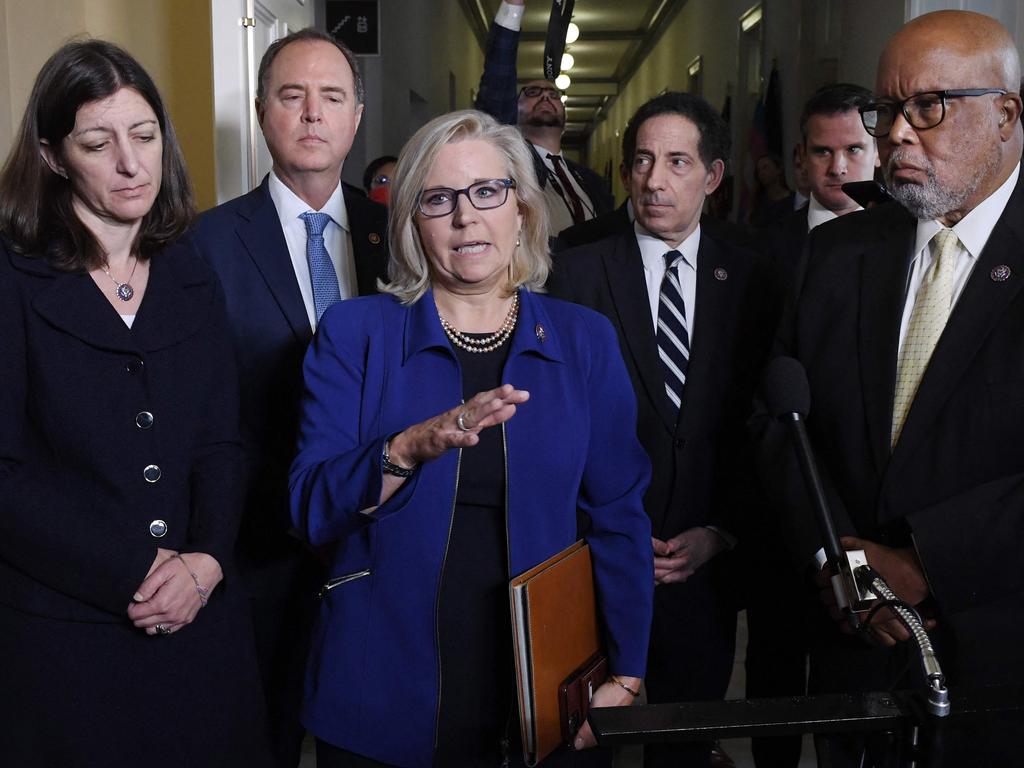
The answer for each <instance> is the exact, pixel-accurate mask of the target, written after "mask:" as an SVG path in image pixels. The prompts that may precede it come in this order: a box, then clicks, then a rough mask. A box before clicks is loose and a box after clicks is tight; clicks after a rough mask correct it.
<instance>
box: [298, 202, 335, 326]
mask: <svg viewBox="0 0 1024 768" xmlns="http://www.w3.org/2000/svg"><path fill="white" fill-rule="evenodd" d="M301 218H302V220H303V221H304V222H306V258H307V259H308V260H309V279H310V281H311V282H312V283H313V306H314V308H315V309H316V321H317V323H319V322H320V318H321V317H323V314H324V312H326V311H327V308H328V307H329V306H331V305H332V304H334V303H335V302H338V301H341V289H340V288H339V287H338V273H337V272H335V271H334V264H333V263H331V255H330V254H329V253H327V248H326V247H325V246H324V230H325V229H326V228H327V224H328V222H330V220H331V217H330V216H329V215H328V214H326V213H312V212H307V213H304V214H302V217H301Z"/></svg>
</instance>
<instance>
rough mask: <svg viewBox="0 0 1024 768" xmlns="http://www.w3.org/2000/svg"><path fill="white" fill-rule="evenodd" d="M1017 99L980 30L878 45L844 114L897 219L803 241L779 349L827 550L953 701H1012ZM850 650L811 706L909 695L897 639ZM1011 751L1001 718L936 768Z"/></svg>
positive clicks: (996, 40) (943, 28) (789, 481)
mask: <svg viewBox="0 0 1024 768" xmlns="http://www.w3.org/2000/svg"><path fill="white" fill-rule="evenodd" d="M1019 85H1020V62H1019V57H1018V53H1017V49H1016V46H1015V45H1014V42H1013V39H1012V38H1011V37H1010V35H1009V33H1008V32H1007V31H1006V30H1005V29H1004V28H1003V27H1002V26H1001V25H1000V24H999V23H998V22H996V21H995V20H993V19H992V18H990V17H988V16H983V15H981V14H975V13H968V12H960V11H942V12H937V13H931V14H927V15H924V16H920V17H918V18H916V19H914V20H913V21H911V22H909V23H908V24H906V25H905V26H904V27H903V28H902V29H900V30H899V31H898V32H897V33H896V34H895V35H894V36H893V37H892V39H891V40H890V41H889V42H888V44H887V45H886V47H885V49H884V51H883V53H882V56H881V59H880V61H879V67H878V75H877V83H876V89H875V92H876V101H875V102H874V103H873V104H871V105H868V106H867V107H864V108H862V115H863V119H864V124H865V127H866V128H867V129H868V131H869V132H870V133H872V134H873V135H874V136H875V137H876V138H877V141H878V150H879V155H880V158H881V163H882V168H883V172H884V175H885V178H886V184H887V187H888V188H889V191H890V192H891V194H892V195H893V196H894V197H895V199H896V200H897V201H898V202H899V203H900V204H901V205H896V204H889V205H882V206H879V207H877V208H874V209H872V210H870V211H866V212H864V213H858V214H854V215H851V216H844V217H842V218H841V219H839V220H838V221H837V222H835V223H832V224H829V225H826V226H823V227H820V228H818V229H815V230H814V231H813V232H812V233H811V234H810V236H809V239H808V244H807V257H806V269H805V273H804V276H803V279H802V289H801V293H800V295H799V299H798V302H797V303H796V305H795V308H794V310H793V312H792V313H790V314H789V317H788V318H787V322H786V323H784V327H783V332H782V334H781V337H780V340H781V342H782V347H783V349H784V351H786V352H787V353H788V354H790V355H793V356H795V357H796V358H797V359H799V360H800V361H801V362H802V363H803V365H804V367H805V368H806V369H807V373H808V378H809V381H810V389H811V396H812V399H813V404H812V407H811V412H810V415H809V417H808V419H807V428H808V431H809V433H810V437H811V440H812V442H813V444H814V446H815V448H816V450H817V454H818V460H819V462H820V464H821V469H822V474H823V476H824V480H825V486H826V491H827V492H828V494H829V496H830V501H831V506H832V510H833V514H834V515H835V517H836V524H837V528H838V529H839V532H840V534H842V535H844V536H846V537H850V538H844V539H843V544H844V546H846V547H848V548H851V549H863V550H864V551H865V552H866V555H867V560H868V563H869V564H871V565H872V566H873V567H874V568H875V570H877V571H878V572H879V573H880V574H881V575H882V576H883V577H885V578H886V580H887V581H888V582H889V584H890V586H891V587H892V589H893V590H894V591H895V592H896V594H897V595H898V596H899V597H900V598H901V599H902V600H904V601H905V602H907V603H909V604H911V605H914V606H917V607H918V610H919V611H920V612H921V613H922V614H923V615H924V616H925V617H930V618H931V619H933V620H934V622H935V629H934V632H933V633H932V636H933V640H934V642H935V644H936V647H937V652H938V655H939V659H940V661H941V663H942V666H943V670H944V672H945V673H946V675H947V677H948V680H949V683H950V688H951V694H952V696H953V697H955V696H956V695H957V690H958V687H961V688H960V690H962V686H983V685H992V684H1004V683H1008V684H1014V683H1015V684H1021V683H1024V671H1022V670H1024V667H1022V665H1021V664H1020V663H1019V659H1018V658H1017V657H1018V655H1019V652H1020V648H1022V647H1024V569H1021V568H1020V567H1019V563H1020V560H1021V557H1022V555H1024V552H1022V546H1024V438H1022V435H1024V399H1022V397H1021V392H1022V389H1024V384H1022V382H1024V353H1022V350H1024V292H1022V288H1024V226H1022V222H1024V187H1022V184H1021V182H1020V158H1021V151H1022V146H1024V139H1022V134H1021V121H1020V115H1021V98H1020V95H1019V94H1018V93H1017V89H1018V88H1019ZM783 429H784V428H783V427H782V426H781V425H778V424H776V425H773V426H771V427H769V429H768V431H767V432H766V434H765V438H764V446H763V447H764V452H763V454H764V456H765V458H766V460H767V464H766V468H767V469H768V470H769V471H768V472H766V473H765V477H766V478H768V479H769V480H771V481H772V487H773V488H774V489H775V491H776V493H777V494H778V499H779V503H780V504H782V505H784V507H785V508H786V509H789V510H792V511H793V513H794V520H793V524H792V533H793V536H794V539H795V544H796V545H797V547H798V549H799V552H800V553H801V556H802V558H803V560H804V562H807V563H810V562H813V560H812V557H813V555H814V552H815V551H816V550H817V549H818V548H819V546H820V538H819V536H818V535H817V533H816V528H815V526H814V525H813V522H812V518H811V515H810V512H809V509H808V503H807V500H806V495H805V494H804V493H803V491H802V490H801V489H800V486H801V484H802V482H803V481H802V479H801V478H800V475H799V472H798V471H796V468H795V466H793V464H792V459H791V458H790V453H791V452H790V451H789V449H788V442H787V437H786V436H785V435H784V434H780V433H781V431H782V430H783ZM773 464H774V466H772V465H773ZM854 537H856V538H854ZM827 575H828V573H827V569H826V571H824V572H823V573H822V574H821V579H820V581H819V583H820V584H822V585H824V584H825V577H826V576H827ZM869 630H870V632H872V633H873V635H874V637H875V639H876V641H877V642H878V643H880V644H881V645H882V646H883V647H882V648H881V649H873V648H869V647H868V646H867V645H866V644H863V643H861V644H860V645H859V646H856V647H852V646H851V644H849V643H847V644H843V643H841V642H840V640H841V639H842V636H841V635H840V634H839V633H838V632H836V634H835V640H836V642H835V643H834V648H833V650H834V655H833V658H832V660H831V661H832V663H831V665H830V666H829V667H828V669H827V671H828V677H827V678H825V677H824V676H822V678H821V679H819V680H817V681H815V680H814V679H812V681H811V682H812V684H813V685H815V688H816V690H818V691H856V690H865V689H874V690H883V689H885V688H886V687H888V686H890V685H900V684H906V683H907V681H905V680H902V679H901V678H900V672H901V670H903V669H904V665H905V663H906V662H907V655H908V653H909V654H910V655H911V657H913V656H914V655H915V654H914V652H913V649H911V648H908V644H907V643H906V642H905V641H906V639H907V637H908V635H907V632H906V631H905V630H904V629H903V628H902V626H900V625H899V624H897V623H896V622H894V621H893V619H892V615H891V614H889V613H888V612H887V611H883V612H881V613H879V614H878V615H877V616H876V617H875V620H874V621H873V622H872V623H871V625H870V627H869ZM847 639H849V640H851V641H856V642H858V643H859V642H860V641H859V639H858V638H847ZM910 662H911V669H912V671H913V672H916V671H917V670H918V667H919V665H918V663H917V661H916V659H915V658H911V659H910ZM823 669H824V668H823ZM1021 733H1022V724H1021V720H1020V717H1019V715H1018V716H1017V717H1016V718H1015V719H1014V718H1008V719H1004V718H1000V717H995V716H993V717H992V718H990V720H989V722H987V723H985V724H983V725H982V726H979V728H978V730H975V731H971V732H968V733H966V735H965V733H964V732H963V731H956V730H951V731H948V732H947V733H946V737H945V738H946V748H945V750H944V752H943V753H942V754H941V755H940V758H941V759H942V761H943V762H942V764H943V765H950V766H964V765H1011V764H1016V763H1019V761H1020V752H1019V749H1020V744H1019V741H1020V734H1021ZM851 746H855V745H852V744H850V743H849V742H848V741H847V742H846V743H844V740H838V739H833V740H831V743H830V745H829V747H830V749H832V753H831V754H830V755H829V759H831V760H832V764H835V765H856V764H858V762H859V758H860V753H859V749H855V750H850V749H849V747H851ZM930 764H932V765H934V764H936V763H934V762H933V763H930Z"/></svg>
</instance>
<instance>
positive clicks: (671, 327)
mask: <svg viewBox="0 0 1024 768" xmlns="http://www.w3.org/2000/svg"><path fill="white" fill-rule="evenodd" d="M682 261H683V255H682V254H681V253H680V252H679V251H669V252H668V253H666V254H665V277H664V278H662V281H661V293H660V294H659V295H658V332H657V339H658V357H659V358H660V359H661V368H662V371H663V372H664V374H665V394H667V395H668V399H669V400H671V401H672V404H673V405H674V406H675V407H676V409H677V410H678V408H679V404H680V403H681V402H682V399H683V387H684V386H685V385H686V367H687V365H688V364H689V362H690V334H689V331H688V330H687V323H686V304H685V303H684V302H683V287H682V285H681V284H680V282H679V265H680V264H681V263H682Z"/></svg>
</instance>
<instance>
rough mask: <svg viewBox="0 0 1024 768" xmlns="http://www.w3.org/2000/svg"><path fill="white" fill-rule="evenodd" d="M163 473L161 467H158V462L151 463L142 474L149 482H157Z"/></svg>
mask: <svg viewBox="0 0 1024 768" xmlns="http://www.w3.org/2000/svg"><path fill="white" fill-rule="evenodd" d="M161 474H162V473H161V472H160V467H158V466H157V465H156V464H150V465H148V466H147V467H146V468H145V469H144V470H142V476H143V477H144V478H146V482H147V483H155V482H156V481H157V480H159V479H160V475H161Z"/></svg>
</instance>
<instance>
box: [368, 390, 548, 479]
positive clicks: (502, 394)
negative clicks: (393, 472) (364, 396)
mask: <svg viewBox="0 0 1024 768" xmlns="http://www.w3.org/2000/svg"><path fill="white" fill-rule="evenodd" d="M529 399H530V393H529V392H527V391H526V390H525V389H516V388H515V387H513V386H512V385H511V384H502V385H501V386H500V387H498V388H497V389H489V390H487V391H486V392H479V393H477V394H476V395H474V396H473V397H472V398H471V399H470V400H467V401H466V402H465V403H463V404H462V405H459V406H456V407H455V408H452V409H451V410H448V411H445V412H444V413H442V414H439V415H437V416H434V417H433V418H430V419H427V420H426V421H421V422H420V423H419V424H413V425H412V426H411V427H409V428H408V429H405V430H403V431H402V432H399V433H398V434H397V435H395V436H394V437H393V438H392V439H391V443H390V444H389V446H388V447H389V454H390V455H389V458H390V460H391V461H392V462H394V463H395V464H398V465H399V466H402V467H414V466H416V465H417V464H422V463H424V462H427V461H432V460H434V459H436V458H437V457H438V456H440V455H441V454H442V453H444V452H445V451H447V450H448V449H449V448H469V447H471V446H474V445H476V444H477V443H478V442H480V431H481V430H483V429H487V427H493V426H497V425H498V424H504V423H505V422H506V421H508V420H509V419H511V418H512V417H513V416H514V415H515V413H516V407H517V406H518V405H521V404H522V403H525V402H526V401H527V400H529Z"/></svg>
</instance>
